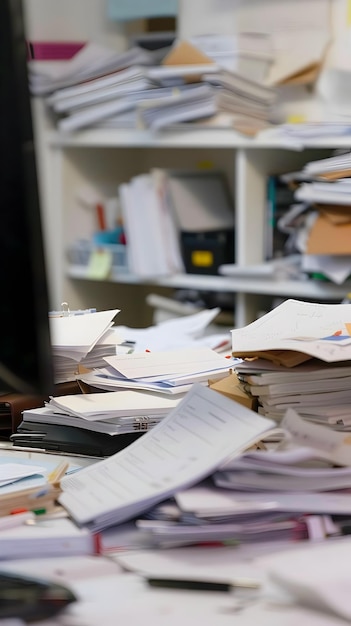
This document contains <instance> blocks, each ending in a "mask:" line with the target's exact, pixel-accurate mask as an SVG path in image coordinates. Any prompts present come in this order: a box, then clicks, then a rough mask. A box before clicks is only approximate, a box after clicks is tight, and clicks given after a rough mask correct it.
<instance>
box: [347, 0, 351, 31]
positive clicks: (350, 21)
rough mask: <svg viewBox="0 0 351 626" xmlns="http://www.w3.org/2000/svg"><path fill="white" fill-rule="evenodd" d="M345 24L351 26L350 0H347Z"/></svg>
mask: <svg viewBox="0 0 351 626" xmlns="http://www.w3.org/2000/svg"><path fill="white" fill-rule="evenodd" d="M346 24H347V26H351V0H347V5H346Z"/></svg>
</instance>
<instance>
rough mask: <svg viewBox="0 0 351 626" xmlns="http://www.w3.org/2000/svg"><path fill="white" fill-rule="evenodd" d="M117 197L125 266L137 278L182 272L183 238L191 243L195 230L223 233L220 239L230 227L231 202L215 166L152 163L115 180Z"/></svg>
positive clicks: (186, 253)
mask: <svg viewBox="0 0 351 626" xmlns="http://www.w3.org/2000/svg"><path fill="white" fill-rule="evenodd" d="M118 196H119V202H120V207H121V213H122V219H123V228H124V231H125V235H126V241H127V245H128V267H129V271H130V272H131V273H132V274H135V275H137V276H140V277H142V278H150V277H151V278H152V277H155V276H169V275H172V274H175V273H182V272H184V271H185V263H184V259H187V258H188V257H189V255H190V254H192V248H191V244H190V243H188V245H187V246H186V243H185V241H186V240H189V239H191V240H194V243H193V246H196V245H197V242H196V238H197V237H200V235H201V237H204V235H205V234H207V233H208V234H209V236H212V235H213V233H218V236H219V235H220V234H222V233H223V238H224V237H225V236H226V233H227V231H233V228H234V207H233V202H232V198H231V196H230V193H229V192H228V189H227V185H226V179H225V176H224V174H223V172H222V171H221V170H214V171H212V172H211V173H209V172H208V171H206V172H198V171H183V170H172V169H169V170H167V169H162V168H153V169H152V170H151V171H150V172H149V173H146V174H138V175H137V176H133V177H132V178H131V179H130V180H129V182H125V183H122V184H120V185H119V187H118ZM199 225H201V226H199ZM221 243H222V242H221ZM201 245H203V244H201ZM208 245H211V244H210V243H209V244H208ZM228 247H229V246H228ZM210 269H211V271H212V268H210Z"/></svg>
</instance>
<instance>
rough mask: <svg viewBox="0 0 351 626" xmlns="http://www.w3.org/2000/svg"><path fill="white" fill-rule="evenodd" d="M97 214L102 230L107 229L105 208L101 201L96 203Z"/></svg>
mask: <svg viewBox="0 0 351 626" xmlns="http://www.w3.org/2000/svg"><path fill="white" fill-rule="evenodd" d="M96 216H97V221H98V226H99V229H100V230H106V219H105V209H104V206H103V205H102V204H100V203H98V204H97V205H96Z"/></svg>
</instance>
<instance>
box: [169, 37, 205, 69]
mask: <svg viewBox="0 0 351 626" xmlns="http://www.w3.org/2000/svg"><path fill="white" fill-rule="evenodd" d="M211 63H213V64H214V61H213V59H210V58H209V57H208V56H207V55H206V54H204V53H203V52H201V50H198V48H196V47H195V46H193V45H192V44H191V43H189V42H188V41H180V42H179V43H176V44H175V45H174V46H173V47H172V49H171V50H170V51H169V53H168V54H167V55H166V56H165V57H164V59H163V61H162V65H210V64H211Z"/></svg>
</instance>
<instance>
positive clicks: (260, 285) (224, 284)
mask: <svg viewBox="0 0 351 626" xmlns="http://www.w3.org/2000/svg"><path fill="white" fill-rule="evenodd" d="M67 275H68V276H69V278H72V279H76V280H83V281H84V280H85V281H87V280H93V281H94V280H95V279H93V278H90V277H89V276H88V275H87V270H86V268H85V267H80V266H71V267H70V268H69V269H68V272H67ZM103 282H109V283H125V284H139V285H159V286H162V287H172V288H175V289H196V290H198V291H223V292H227V293H234V294H235V293H246V294H259V295H269V296H282V297H287V298H306V299H310V298H311V299H320V300H324V301H328V300H342V298H343V297H344V296H345V294H346V293H348V292H349V291H350V292H351V281H350V282H348V283H344V284H343V285H334V284H332V283H329V282H324V281H312V280H284V281H282V280H274V279H273V280H269V279H264V280H262V279H261V278H260V279H254V278H247V277H245V278H237V277H235V278H232V277H230V278H229V277H226V276H218V275H213V276H208V275H207V276H205V275H200V274H176V275H173V276H167V277H164V278H155V279H153V280H151V279H150V280H141V279H140V278H139V277H138V276H133V275H131V274H118V275H115V276H113V277H112V278H110V279H106V280H105V281H103Z"/></svg>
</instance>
